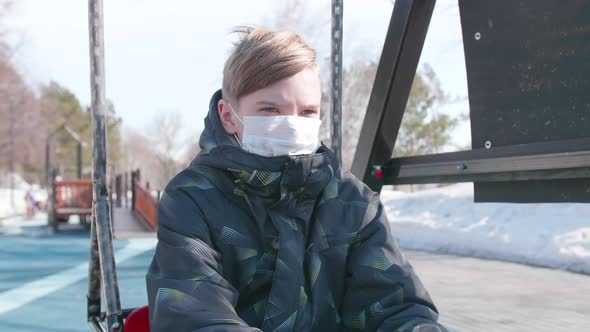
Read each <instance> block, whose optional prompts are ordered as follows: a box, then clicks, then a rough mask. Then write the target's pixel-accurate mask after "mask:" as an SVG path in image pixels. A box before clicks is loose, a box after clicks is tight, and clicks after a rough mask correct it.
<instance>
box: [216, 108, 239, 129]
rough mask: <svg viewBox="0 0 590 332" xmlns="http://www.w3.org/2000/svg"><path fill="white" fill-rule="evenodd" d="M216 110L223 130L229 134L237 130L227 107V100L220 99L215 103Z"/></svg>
mask: <svg viewBox="0 0 590 332" xmlns="http://www.w3.org/2000/svg"><path fill="white" fill-rule="evenodd" d="M217 111H218V113H219V119H220V120H221V125H222V126H223V129H224V130H225V132H226V133H227V134H229V135H233V134H235V133H236V132H237V128H236V124H235V123H234V121H233V117H232V114H231V111H230V109H229V106H228V103H227V101H225V100H223V99H220V100H219V102H218V103H217Z"/></svg>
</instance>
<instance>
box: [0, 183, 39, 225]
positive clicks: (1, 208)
mask: <svg viewBox="0 0 590 332" xmlns="http://www.w3.org/2000/svg"><path fill="white" fill-rule="evenodd" d="M11 176H12V183H13V185H14V190H13V191H12V193H11V190H10V186H11V179H10V177H11ZM27 191H31V193H32V194H33V197H34V198H35V200H41V201H42V202H45V201H47V192H46V191H45V190H44V189H42V188H40V187H39V185H37V184H33V185H31V184H29V183H27V182H26V181H25V180H23V178H22V177H21V176H20V175H18V174H16V173H12V174H10V173H0V219H2V218H6V217H10V216H14V215H18V214H25V213H26V201H25V195H26V193H27ZM11 197H12V198H11ZM12 200H14V205H13V202H12Z"/></svg>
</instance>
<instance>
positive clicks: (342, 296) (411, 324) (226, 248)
mask: <svg viewBox="0 0 590 332" xmlns="http://www.w3.org/2000/svg"><path fill="white" fill-rule="evenodd" d="M220 98H221V92H220V91H218V92H216V93H215V95H214V96H213V98H212V100H211V104H210V110H209V114H208V116H207V118H206V119H205V130H204V132H203V134H202V135H201V138H200V146H201V149H202V150H201V152H200V153H199V154H198V155H197V156H196V158H195V159H194V160H193V161H192V163H191V164H190V166H188V167H187V168H186V169H184V170H183V171H181V172H180V173H179V174H178V175H176V176H175V177H174V178H173V179H172V180H171V181H170V183H169V184H168V185H167V186H166V189H165V191H164V193H163V195H162V198H161V201H160V203H159V206H158V223H159V230H158V245H157V248H156V253H155V256H154V258H153V261H152V264H151V266H150V268H149V271H148V274H147V278H146V279H147V289H148V298H149V306H150V321H151V330H152V331H153V332H159V331H175V332H180V331H207V332H209V331H259V330H263V331H322V332H323V331H375V330H379V331H446V330H445V329H444V328H443V327H442V326H440V325H438V324H437V323H436V320H437V316H438V314H437V310H436V308H435V306H434V304H433V303H432V300H431V299H430V297H429V295H428V292H427V291H426V290H425V289H424V287H423V285H422V283H421V282H420V280H419V279H418V277H417V276H416V274H415V273H414V271H413V269H412V267H411V266H410V264H409V263H408V261H407V260H406V259H405V258H404V256H403V255H402V253H401V252H400V250H399V248H398V247H397V245H396V243H395V242H394V239H393V237H392V234H391V231H390V228H389V223H388V221H387V216H386V215H385V212H384V210H383V206H382V205H381V203H380V201H379V196H378V195H377V194H376V193H375V192H373V191H371V190H370V189H369V188H368V187H366V186H365V185H364V184H363V183H362V182H361V181H359V180H357V179H356V178H355V177H353V176H352V175H351V174H350V173H349V172H347V171H345V170H343V169H341V168H340V166H339V163H338V161H337V160H336V159H335V157H334V154H333V153H332V152H331V151H330V150H328V148H326V147H325V146H322V147H321V148H320V149H319V150H318V152H317V153H315V154H313V155H311V156H293V157H287V156H284V157H263V156H258V155H254V154H251V153H248V152H246V151H244V150H242V149H241V148H240V147H239V146H238V144H237V142H236V141H235V139H234V138H233V137H232V136H230V135H227V134H226V133H225V131H224V130H223V127H222V126H221V122H220V120H219V116H218V113H217V102H218V100H219V99H220Z"/></svg>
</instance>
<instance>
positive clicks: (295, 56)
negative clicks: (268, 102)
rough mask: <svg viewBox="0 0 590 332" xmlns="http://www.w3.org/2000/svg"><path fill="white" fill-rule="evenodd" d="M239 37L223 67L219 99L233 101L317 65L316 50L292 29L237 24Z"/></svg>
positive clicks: (236, 30)
mask: <svg viewBox="0 0 590 332" xmlns="http://www.w3.org/2000/svg"><path fill="white" fill-rule="evenodd" d="M234 32H237V33H240V34H241V38H240V40H239V41H238V42H237V43H235V44H234V49H233V51H232V53H231V54H230V56H229V58H228V59H227V61H226V62H225V66H224V68H223V85H222V94H223V98H224V99H227V100H230V101H235V102H237V101H238V99H239V98H240V97H242V96H245V95H247V94H249V93H252V92H254V91H256V90H259V89H262V88H265V87H267V86H269V85H271V84H273V83H275V82H277V81H280V80H282V79H285V78H287V77H290V76H293V75H295V74H297V73H299V72H300V71H302V70H304V69H306V68H317V67H318V66H317V63H316V51H315V50H314V49H313V48H311V47H309V46H308V45H307V44H306V43H305V42H304V41H303V39H302V38H301V37H300V36H299V35H298V34H296V33H294V32H289V31H279V32H274V31H272V30H270V29H268V28H264V27H256V28H252V27H239V28H237V29H235V30H234Z"/></svg>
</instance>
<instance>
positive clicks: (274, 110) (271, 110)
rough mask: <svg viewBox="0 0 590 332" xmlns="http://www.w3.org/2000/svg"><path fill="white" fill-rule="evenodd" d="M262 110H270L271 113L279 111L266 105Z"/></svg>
mask: <svg viewBox="0 0 590 332" xmlns="http://www.w3.org/2000/svg"><path fill="white" fill-rule="evenodd" d="M261 111H263V112H270V113H276V112H278V110H277V109H276V108H274V107H265V108H263V109H261Z"/></svg>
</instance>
